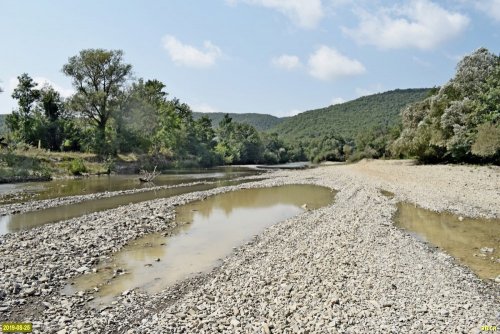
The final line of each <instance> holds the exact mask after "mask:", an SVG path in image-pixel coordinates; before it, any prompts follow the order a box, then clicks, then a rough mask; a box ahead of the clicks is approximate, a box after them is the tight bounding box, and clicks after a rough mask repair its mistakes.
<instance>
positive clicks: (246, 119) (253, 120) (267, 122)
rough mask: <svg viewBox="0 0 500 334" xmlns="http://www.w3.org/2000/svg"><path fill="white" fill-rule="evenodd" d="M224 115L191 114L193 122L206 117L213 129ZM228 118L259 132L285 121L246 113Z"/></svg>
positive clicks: (230, 115)
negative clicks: (210, 121)
mask: <svg viewBox="0 0 500 334" xmlns="http://www.w3.org/2000/svg"><path fill="white" fill-rule="evenodd" d="M224 115H225V113H219V112H217V113H200V112H193V118H194V119H195V120H196V119H198V118H201V117H203V116H207V117H208V118H210V119H211V120H212V125H213V126H214V127H217V126H218V125H219V122H220V121H221V120H222V118H223V117H224ZM229 117H231V118H232V119H233V120H234V121H235V122H238V123H245V124H249V125H251V126H253V127H255V128H256V129H257V130H259V131H266V130H269V129H271V128H273V127H275V126H276V125H278V124H280V123H281V122H282V121H283V120H284V119H285V118H278V117H276V116H272V115H267V114H255V113H248V114H236V113H232V114H229Z"/></svg>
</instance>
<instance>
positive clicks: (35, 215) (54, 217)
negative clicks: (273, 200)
mask: <svg viewBox="0 0 500 334" xmlns="http://www.w3.org/2000/svg"><path fill="white" fill-rule="evenodd" d="M252 181H256V180H252ZM245 182H250V181H246V180H243V181H220V182H215V183H211V184H200V185H194V186H187V187H176V188H168V189H159V190H151V191H143V192H139V193H135V194H126V195H117V196H112V197H107V198H100V199H94V200H89V201H83V202H79V203H75V204H68V205H61V206H57V207H53V208H48V209H44V210H38V211H32V212H26V213H21V214H15V215H7V216H1V217H0V235H3V234H6V233H13V232H18V231H21V230H28V229H31V228H34V227H37V226H41V225H44V224H49V223H54V222H57V221H61V220H66V219H71V218H75V217H80V216H83V215H86V214H89V213H92V212H98V211H104V210H109V209H113V208H116V207H119V206H120V205H127V204H130V203H138V202H144V201H149V200H153V199H157V198H165V197H171V196H176V195H181V194H186V193H190V192H194V191H204V190H210V189H214V188H217V187H222V186H231V185H238V184H242V183H245Z"/></svg>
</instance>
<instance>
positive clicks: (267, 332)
mask: <svg viewBox="0 0 500 334" xmlns="http://www.w3.org/2000/svg"><path fill="white" fill-rule="evenodd" d="M262 331H263V332H264V334H271V330H270V329H269V325H268V324H267V323H265V322H264V323H263V324H262Z"/></svg>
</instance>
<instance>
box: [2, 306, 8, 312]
mask: <svg viewBox="0 0 500 334" xmlns="http://www.w3.org/2000/svg"><path fill="white" fill-rule="evenodd" d="M9 310H10V307H8V306H0V312H2V313H5V312H8V311H9Z"/></svg>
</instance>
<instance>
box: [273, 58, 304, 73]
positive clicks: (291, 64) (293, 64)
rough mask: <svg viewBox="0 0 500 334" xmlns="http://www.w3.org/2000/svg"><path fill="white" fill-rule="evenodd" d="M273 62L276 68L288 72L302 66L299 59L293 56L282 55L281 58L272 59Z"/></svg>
mask: <svg viewBox="0 0 500 334" xmlns="http://www.w3.org/2000/svg"><path fill="white" fill-rule="evenodd" d="M271 62H272V64H273V65H274V66H276V67H278V68H281V69H284V70H288V71H290V70H293V69H295V68H297V67H300V66H301V65H302V64H301V63H300V59H299V57H297V56H291V55H281V56H279V57H275V58H273V59H272V61H271Z"/></svg>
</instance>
